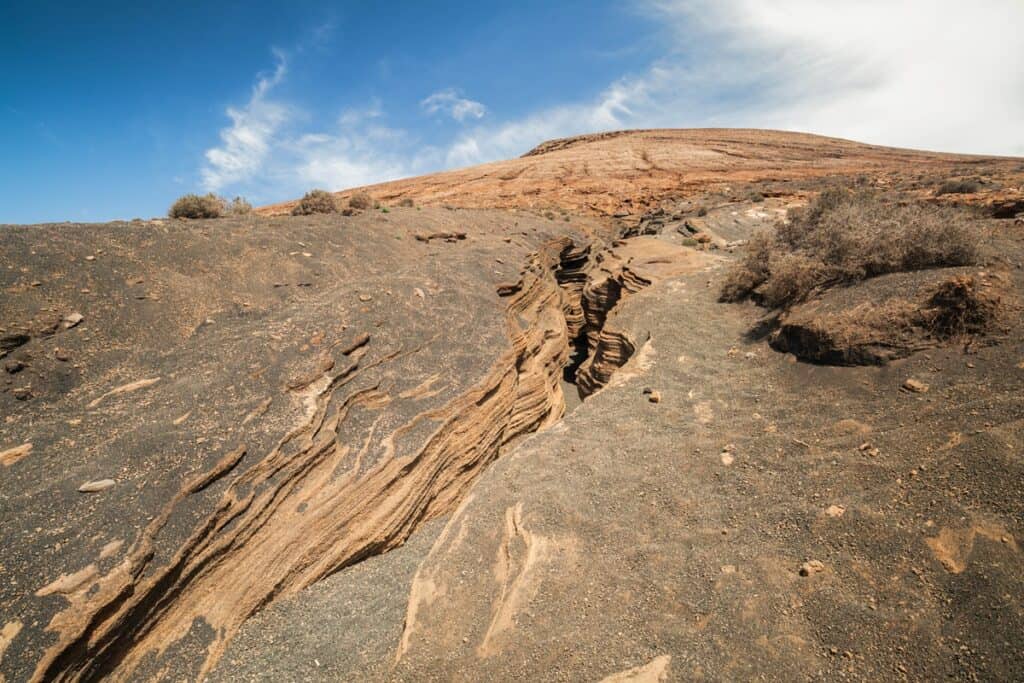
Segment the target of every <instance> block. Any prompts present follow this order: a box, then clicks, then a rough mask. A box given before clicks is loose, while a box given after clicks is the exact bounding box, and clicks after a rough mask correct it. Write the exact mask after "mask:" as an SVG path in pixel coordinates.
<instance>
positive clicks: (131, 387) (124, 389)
mask: <svg viewBox="0 0 1024 683" xmlns="http://www.w3.org/2000/svg"><path fill="white" fill-rule="evenodd" d="M159 381H160V378H159V377H154V378H152V379H140V380H138V381H135V382H129V383H128V384H122V385H121V386H119V387H117V388H115V389H111V390H110V391H108V392H107V393H105V394H103V395H102V396H100V397H98V398H96V399H94V400H93V401H91V402H90V403H89V405H88V406H86V407H88V408H95V407H96V406H98V405H99V404H100V402H102V401H103V399H105V398H107V397H109V396H119V395H120V394H127V393H131V392H133V391H138V390H139V389H144V388H146V387H149V386H152V385H154V384H156V383H157V382H159Z"/></svg>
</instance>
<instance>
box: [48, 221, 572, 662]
mask: <svg viewBox="0 0 1024 683" xmlns="http://www.w3.org/2000/svg"><path fill="white" fill-rule="evenodd" d="M586 256H587V248H586V246H585V245H580V246H577V245H576V244H575V243H574V242H573V241H572V240H570V239H568V238H566V239H562V240H555V241H552V242H549V243H547V244H546V245H544V247H543V248H541V249H540V250H539V251H538V252H537V253H535V254H534V255H533V256H531V257H530V259H529V261H528V263H527V264H526V267H525V269H524V271H523V274H522V276H521V279H520V281H519V282H518V283H517V286H516V287H515V288H514V292H513V293H510V294H509V296H508V301H507V304H506V313H505V324H506V331H507V338H508V341H509V348H508V349H507V350H506V351H504V352H503V353H502V354H501V356H500V357H499V358H498V360H497V361H496V362H495V363H494V365H493V366H492V368H491V371H490V372H489V373H488V374H487V376H486V377H485V378H484V379H483V380H482V381H481V382H479V383H478V384H476V385H475V386H473V387H472V388H471V389H470V390H469V391H467V392H466V393H464V394H462V395H461V396H459V397H458V398H456V399H455V400H454V401H452V402H450V403H448V404H447V405H445V406H444V407H443V408H441V409H439V410H437V411H433V412H430V413H427V414H419V415H416V416H415V417H413V418H412V419H411V420H409V421H408V422H406V423H404V424H397V425H395V424H392V425H391V429H392V431H391V432H390V435H388V436H385V437H384V438H381V436H380V435H379V434H375V431H376V430H378V429H383V428H384V425H383V424H381V420H382V417H383V416H382V417H378V418H377V419H376V420H375V421H373V422H372V423H371V424H370V425H369V426H368V428H364V429H362V431H361V433H362V434H363V441H362V444H361V445H360V444H359V443H354V442H353V441H352V439H351V437H352V434H353V433H354V432H353V430H354V429H355V428H354V427H350V426H349V425H350V423H353V424H356V425H358V424H363V423H364V422H365V415H366V413H367V412H368V411H373V410H375V409H379V408H381V407H382V406H384V405H387V404H388V402H390V401H391V400H392V399H393V397H392V396H391V395H390V394H389V393H388V391H387V389H386V388H385V387H383V386H381V385H379V384H378V383H370V382H367V381H366V380H367V372H368V370H370V369H371V368H373V367H375V366H381V365H386V364H388V363H391V362H394V361H396V359H398V358H399V357H400V356H402V355H403V354H408V353H410V352H411V351H410V350H398V351H389V352H386V353H380V352H377V350H375V349H374V348H373V347H374V342H373V339H372V338H371V337H370V336H367V335H357V339H358V342H359V343H353V344H347V345H345V347H344V348H343V351H344V353H343V354H342V360H341V362H339V363H338V366H339V367H340V369H335V367H334V365H333V364H328V365H327V366H326V367H327V368H328V369H327V370H326V371H325V372H324V373H323V374H322V376H321V377H319V378H317V379H316V380H315V381H313V382H311V383H309V384H308V386H304V387H302V388H300V389H299V390H301V391H302V392H304V393H303V397H304V400H306V402H307V405H308V414H307V418H306V419H305V420H304V421H303V422H302V423H301V424H298V425H297V426H295V428H294V429H293V430H292V431H290V432H289V433H288V434H287V435H286V436H285V437H284V438H282V439H281V440H280V442H279V443H278V444H277V446H276V447H274V448H273V449H272V450H271V451H270V452H268V453H265V454H262V455H260V454H252V453H250V454H248V455H247V449H246V448H245V446H239V447H238V448H236V449H235V450H233V451H232V452H230V453H229V454H228V455H226V456H225V457H224V458H223V459H222V460H221V461H220V462H219V463H218V464H217V465H216V466H215V467H214V468H213V469H211V470H210V471H208V472H206V473H204V474H201V475H199V476H196V477H194V478H193V479H192V480H190V481H188V482H187V483H186V484H185V485H184V486H182V488H181V490H180V491H179V493H178V494H177V495H176V496H175V497H174V498H173V499H172V500H171V501H169V502H168V503H167V504H166V505H165V507H164V509H163V511H162V512H161V513H160V514H159V515H158V516H157V517H156V518H154V519H153V520H152V521H151V522H150V523H149V525H148V526H147V527H146V529H145V531H144V533H143V534H142V535H141V537H140V539H139V540H138V542H137V543H136V544H135V546H134V548H132V549H131V551H130V552H129V553H128V555H127V557H126V558H125V559H124V561H123V562H121V563H120V564H119V565H117V566H116V567H115V568H114V569H113V570H112V571H110V572H108V573H107V574H106V575H104V576H103V577H101V578H99V579H98V580H97V581H95V582H92V581H90V582H88V583H85V584H83V586H82V587H81V589H80V590H76V591H69V592H68V594H67V595H66V597H67V599H68V600H69V605H68V606H67V608H66V609H64V610H63V611H62V612H60V613H58V614H57V615H56V616H55V617H54V618H53V620H52V621H51V623H50V625H49V630H50V631H52V632H53V633H54V634H56V636H57V641H56V642H55V643H54V644H53V646H52V647H50V648H49V650H48V651H47V652H46V654H45V656H44V657H43V659H42V660H41V661H40V662H39V664H38V666H37V667H36V670H35V674H34V677H33V678H34V679H35V680H95V679H99V678H111V679H112V680H130V679H133V678H134V677H135V676H136V675H138V674H139V672H140V671H141V670H142V669H145V667H147V666H152V662H153V661H154V660H155V659H158V658H159V656H160V655H161V654H162V653H164V652H165V651H166V650H167V648H168V647H170V646H171V644H173V643H175V642H177V641H179V640H180V639H182V638H183V637H184V636H186V634H188V633H189V632H190V631H191V630H193V629H194V628H197V627H199V626H198V625H202V627H203V628H208V629H212V632H213V633H214V636H213V638H212V641H211V642H210V644H209V647H208V649H207V651H206V654H205V655H204V664H203V666H202V669H201V670H200V671H199V672H198V675H199V676H202V674H203V672H205V671H206V670H208V668H209V667H210V666H211V665H212V664H213V663H214V662H216V660H217V659H218V657H219V656H220V654H221V653H222V651H223V649H224V647H225V644H226V643H227V642H228V641H229V640H230V638H231V637H232V636H233V635H234V633H235V632H236V631H237V630H238V628H239V627H240V625H241V624H242V623H243V622H244V621H245V620H246V619H247V618H248V617H249V616H251V615H252V614H254V613H255V612H257V611H259V610H260V609H261V608H263V607H264V606H265V605H267V604H268V603H270V602H272V601H274V600H276V599H278V598H280V597H282V596H286V595H290V594H293V593H295V592H297V591H300V590H302V589H303V588H305V587H307V586H309V585H310V584H312V583H314V582H316V581H318V580H320V579H322V578H324V577H325V576H328V575H330V574H331V573H333V572H336V571H338V570H339V569H341V568H343V567H345V566H347V565H350V564H352V563H354V562H358V561H360V560H362V559H364V558H366V557H368V556H371V555H376V554H379V553H383V552H386V551H387V550H389V549H391V548H394V547H396V546H398V545H401V544H402V543H403V542H404V541H405V539H406V538H407V537H408V536H409V535H410V534H411V533H412V532H413V531H414V530H415V529H416V528H418V526H420V525H421V524H423V523H424V522H426V521H428V520H430V519H432V518H435V517H437V516H438V515H443V514H447V513H449V512H451V511H452V510H453V509H454V508H455V506H456V505H457V504H458V503H459V501H460V500H462V498H463V497H464V496H465V494H466V492H467V491H468V490H469V488H470V486H471V485H472V484H473V482H474V481H475V479H476V478H477V477H478V476H479V474H480V473H481V472H482V471H483V469H484V468H486V467H487V465H488V464H489V463H490V462H491V461H493V460H494V459H495V458H497V457H499V455H500V454H501V452H502V451H503V449H504V448H505V446H506V445H507V444H509V443H510V442H511V441H513V440H515V439H517V438H518V437H520V436H522V435H524V434H527V433H530V432H533V431H536V430H538V429H541V428H543V427H545V426H547V425H550V424H552V423H553V422H555V421H556V420H558V419H559V418H560V417H561V415H562V412H563V410H564V405H565V404H564V400H563V396H562V389H561V385H560V378H561V371H562V368H563V366H564V365H565V363H566V361H567V358H568V349H569V334H570V333H569V330H570V327H571V328H573V329H577V328H579V327H580V325H581V320H582V314H581V313H580V310H579V303H578V301H574V299H573V297H572V296H570V295H568V294H566V292H572V291H575V290H578V289H579V288H580V287H581V278H582V269H583V266H584V264H585V262H586ZM567 318H568V319H569V323H568V324H567ZM297 391H298V390H297ZM431 425H433V427H432V428H431ZM424 427H427V428H428V433H427V434H426V436H425V437H424V439H423V441H422V445H421V446H420V447H419V448H417V449H415V450H414V451H413V452H412V453H411V454H408V455H401V454H399V449H398V448H397V447H396V442H398V441H399V440H401V439H403V438H405V437H407V436H408V435H410V434H412V433H423V428H424ZM375 445H377V446H383V448H384V453H383V454H379V453H377V454H375V453H372V452H370V451H371V450H372V448H371V447H372V446H375ZM253 456H256V457H255V459H253ZM243 461H244V462H246V463H248V468H247V469H246V470H245V471H244V472H243V473H241V474H240V475H238V476H237V477H236V478H234V479H233V480H232V481H231V482H230V484H229V485H228V486H227V487H226V488H225V489H224V491H223V493H222V494H221V495H220V497H219V502H217V503H216V504H215V505H214V506H213V511H212V513H211V514H209V516H207V517H206V518H204V519H202V520H201V521H200V523H199V524H197V525H196V526H195V528H194V529H193V531H192V533H191V534H190V535H189V536H188V538H187V541H186V542H185V543H184V544H183V545H181V547H179V548H178V549H177V550H176V551H175V552H174V553H173V554H172V557H171V559H170V560H169V561H168V562H167V563H166V564H165V565H161V566H157V563H156V562H155V559H154V558H155V557H156V556H157V555H158V548H159V546H160V543H161V534H162V532H163V531H164V529H165V527H166V526H167V525H168V524H169V523H170V522H171V520H172V519H173V518H174V517H175V516H176V514H177V513H178V508H179V507H180V506H181V505H182V504H183V503H184V502H185V501H186V500H188V499H189V498H191V497H193V496H197V495H200V494H201V493H202V492H203V491H205V490H206V489H208V488H210V487H211V486H212V485H213V484H214V483H215V482H217V481H218V480H220V479H222V478H224V477H226V475H228V473H230V472H232V471H233V470H235V469H236V468H238V467H239V466H241V465H242V463H243ZM165 553H166V549H163V550H162V551H161V552H160V553H159V554H165Z"/></svg>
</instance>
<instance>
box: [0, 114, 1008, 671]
mask: <svg viewBox="0 0 1024 683" xmlns="http://www.w3.org/2000/svg"><path fill="white" fill-rule="evenodd" d="M1022 187H1024V160H1021V159H1005V158H1001V159H1000V158H997V159H990V158H982V157H963V156H950V155H939V154H930V153H925V152H910V151H902V150H890V149H885V148H878V147H871V146H867V145H858V144H856V143H851V142H846V141H839V140H831V139H827V138H819V137H814V136H805V135H796V134H788V133H776V132H760V131H632V132H625V133H617V134H600V135H594V136H583V137H580V138H573V139H569V140H559V141H553V142H550V143H546V144H544V145H541V146H540V147H538V148H537V149H536V150H534V151H532V152H530V153H529V154H527V155H526V156H524V157H522V158H519V159H513V160H509V161H503V162H496V163H494V164H487V165H484V166H481V167H476V168H473V169H463V170H460V171H452V172H447V173H442V174H435V175H432V176H426V177H424V178H413V179H408V180H403V181H396V182H394V183H386V184H383V185H378V186H373V187H371V188H368V189H369V191H370V192H371V194H372V195H373V198H374V199H375V200H376V201H378V202H380V203H381V204H382V206H381V208H379V209H373V208H369V209H366V210H357V211H354V212H352V213H351V215H342V214H340V213H333V214H326V215H313V216H287V215H248V216H234V217H228V218H220V219H211V220H195V221H188V220H162V219H159V220H152V221H136V222H130V223H108V224H92V225H83V224H54V225H37V226H0V231H2V233H3V236H4V239H3V240H0V263H3V264H4V265H5V266H6V267H4V268H0V291H2V296H3V298H2V307H0V415H2V416H3V419H2V420H0V518H2V519H3V520H4V523H3V524H2V525H0V548H2V550H3V552H2V557H0V672H2V673H0V680H6V681H51V680H82V681H89V680H101V679H102V680H115V681H128V680H132V681H135V680H166V679H174V680H178V679H186V680H197V679H205V680H215V681H250V680H274V681H306V680H389V681H390V680H409V681H419V680H541V681H542V680H609V681H630V680H633V681H642V680H646V681H658V680H694V679H714V680H735V679H757V678H768V679H776V680H778V679H806V678H829V679H833V678H844V677H848V678H853V679H872V680H889V679H904V678H905V679H914V680H926V679H937V678H946V677H953V678H963V679H990V680H1019V679H1021V678H1024V655H1022V653H1024V636H1022V634H1024V602H1022V597H1021V596H1024V571H1022V567H1024V562H1022V548H1021V544H1022V543H1024V541H1022V539H1024V499H1022V498H1021V496H1020V491H1021V482H1022V481H1024V457H1022V454H1024V421H1022V420H1021V415H1024V319H1022V316H1021V315H1020V311H1021V302H1020V292H1021V291H1022V288H1024V199H1022V195H1024V193H1022ZM348 194H349V192H343V193H341V195H342V196H343V197H344V196H347V195H348ZM403 199H413V204H414V205H413V206H407V205H406V206H400V205H399V204H402V203H405V202H402V201H401V200H403ZM287 208H288V207H287V206H286V205H280V206H277V207H270V208H267V209H264V211H265V212H267V213H271V214H275V213H280V212H286V211H287ZM385 209H386V211H385ZM787 217H788V218H787ZM737 283H739V285H742V286H738V285H737Z"/></svg>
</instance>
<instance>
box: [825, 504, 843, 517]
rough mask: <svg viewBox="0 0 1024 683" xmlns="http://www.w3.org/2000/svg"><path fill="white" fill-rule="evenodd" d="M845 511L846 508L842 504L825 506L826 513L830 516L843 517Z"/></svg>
mask: <svg viewBox="0 0 1024 683" xmlns="http://www.w3.org/2000/svg"><path fill="white" fill-rule="evenodd" d="M845 512H846V508H844V507H843V506H842V505H829V506H828V507H827V508H825V514H826V515H828V516H829V517H842V516H843V513H845Z"/></svg>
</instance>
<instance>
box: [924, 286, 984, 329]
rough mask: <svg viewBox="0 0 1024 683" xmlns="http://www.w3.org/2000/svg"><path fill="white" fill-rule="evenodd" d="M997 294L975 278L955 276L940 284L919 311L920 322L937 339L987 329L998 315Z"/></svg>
mask: <svg viewBox="0 0 1024 683" xmlns="http://www.w3.org/2000/svg"><path fill="white" fill-rule="evenodd" d="M1000 304H1001V299H1000V297H999V296H998V295H997V294H995V293H994V292H992V291H991V290H990V289H986V288H983V287H982V286H981V285H980V284H979V283H978V281H977V279H976V278H974V277H972V276H970V275H958V276H956V277H953V278H950V279H949V280H946V281H945V282H943V283H942V284H941V285H939V286H938V287H937V288H936V289H935V290H934V291H933V292H932V294H931V296H930V297H929V299H928V304H927V305H926V306H925V308H924V309H923V310H922V311H921V324H922V326H923V327H924V328H926V329H927V330H928V331H929V332H931V333H932V335H934V336H936V337H938V338H940V339H941V338H956V337H962V336H967V335H972V334H980V333H983V332H986V331H988V330H989V329H990V328H991V327H992V326H993V324H994V323H995V321H996V320H997V319H998V318H999V313H1000Z"/></svg>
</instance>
